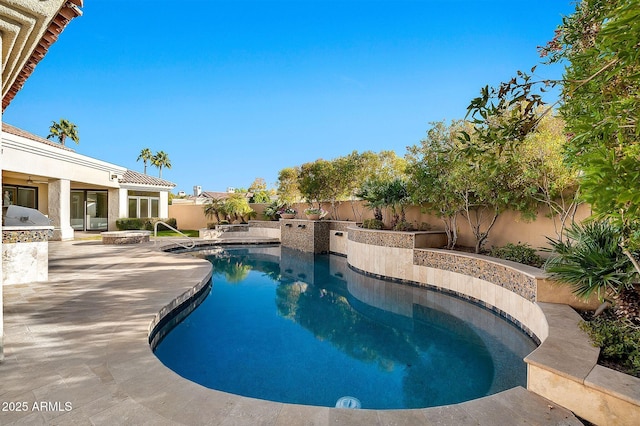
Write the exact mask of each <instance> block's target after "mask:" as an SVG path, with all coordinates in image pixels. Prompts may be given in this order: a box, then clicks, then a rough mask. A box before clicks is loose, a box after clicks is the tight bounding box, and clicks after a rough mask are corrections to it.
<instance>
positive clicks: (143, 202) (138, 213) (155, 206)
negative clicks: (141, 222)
mask: <svg viewBox="0 0 640 426" xmlns="http://www.w3.org/2000/svg"><path fill="white" fill-rule="evenodd" d="M159 215H160V194H159V193H142V192H136V191H129V217H135V218H147V217H159Z"/></svg>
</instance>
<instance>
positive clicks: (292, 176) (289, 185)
mask: <svg viewBox="0 0 640 426" xmlns="http://www.w3.org/2000/svg"><path fill="white" fill-rule="evenodd" d="M299 173H300V169H299V168H298V167H285V168H284V169H282V170H280V171H279V172H278V189H277V191H276V192H277V194H278V198H279V200H280V201H282V203H283V204H287V205H289V204H293V203H295V202H297V201H298V200H300V189H299V188H298V174H299Z"/></svg>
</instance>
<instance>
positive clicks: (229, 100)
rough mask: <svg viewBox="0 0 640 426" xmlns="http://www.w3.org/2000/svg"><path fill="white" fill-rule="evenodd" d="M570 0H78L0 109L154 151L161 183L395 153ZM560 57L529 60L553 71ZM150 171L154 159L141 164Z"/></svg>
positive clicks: (8, 115)
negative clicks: (159, 154)
mask: <svg viewBox="0 0 640 426" xmlns="http://www.w3.org/2000/svg"><path fill="white" fill-rule="evenodd" d="M573 9H574V5H573V3H572V2H570V1H569V0H541V1H538V2H533V3H532V2H514V1H502V0H496V1H490V0H473V1H462V0H450V1H446V0H441V1H436V0H422V1H417V0H415V1H382V0H378V1H366V0H351V1H338V0H334V1H329V0H324V1H320V0H317V1H303V0H299V1H293V0H290V1H268V0H261V1H245V0H235V1H217V0H210V1H205V0H200V1H186V0H181V1H178V2H176V1H169V0H146V1H145V0H142V1H136V2H131V1H125V0H109V1H107V0H86V1H85V7H84V8H83V10H84V16H82V17H80V18H77V19H76V20H74V21H73V22H71V23H70V24H69V26H68V27H67V29H66V30H65V31H64V32H63V33H62V35H61V37H60V39H59V40H58V41H57V42H56V43H55V44H54V45H53V46H52V48H51V49H50V51H49V53H48V54H47V56H46V57H45V58H44V59H43V60H42V61H41V62H40V64H39V65H38V66H37V67H36V70H35V71H34V73H33V74H32V76H31V77H30V78H29V79H28V80H27V82H26V84H25V86H24V88H23V89H22V91H21V92H20V93H19V94H18V95H17V96H16V98H15V99H14V100H13V102H12V103H11V104H10V105H9V107H8V108H7V109H6V111H5V114H4V116H3V120H4V121H5V122H7V123H10V124H13V125H15V126H18V127H20V128H23V129H25V130H27V131H30V132H33V133H36V134H38V135H41V136H43V137H46V136H47V134H48V133H49V126H50V124H51V121H52V120H56V121H57V120H58V119H60V118H66V119H69V120H71V121H72V122H74V123H76V124H77V125H78V128H79V134H80V144H79V145H77V146H75V144H74V143H73V142H70V143H69V144H70V145H73V146H72V148H74V149H76V151H77V152H79V153H81V154H85V155H88V156H92V157H95V158H99V159H101V160H104V161H108V162H112V163H115V164H118V165H121V166H124V167H127V168H129V169H132V170H137V171H140V172H141V171H142V168H143V165H142V163H141V162H136V159H137V157H138V154H139V153H140V150H141V149H143V148H150V149H151V150H152V151H154V152H155V151H159V150H163V151H165V152H167V153H168V154H169V157H170V159H171V162H172V168H171V169H169V170H166V169H165V170H163V178H165V179H168V180H170V181H172V182H175V183H176V184H177V186H176V188H175V192H177V191H178V190H184V191H185V192H187V193H191V192H192V187H193V186H194V185H201V186H202V187H203V189H205V190H212V191H218V190H225V189H226V188H227V187H228V186H235V187H248V186H249V185H250V184H251V182H252V181H253V180H254V179H255V178H256V177H262V178H264V179H265V180H266V181H267V183H268V184H269V185H270V186H273V185H275V183H276V179H277V173H278V171H279V170H281V169H282V168H284V167H291V166H296V165H300V164H302V163H305V162H309V161H314V160H316V159H318V158H324V159H327V160H329V159H332V158H336V157H338V156H342V155H346V154H348V153H350V152H351V151H353V150H357V151H360V152H362V151H366V150H372V151H376V152H377V151H380V150H388V149H390V150H394V151H395V152H396V153H397V154H398V155H404V153H405V148H406V147H407V146H408V145H413V144H416V143H418V142H419V141H420V139H422V138H423V137H424V135H425V133H426V131H427V130H428V128H429V123H430V122H433V121H438V120H443V119H444V120H451V119H458V118H463V117H464V115H465V113H466V107H467V105H468V104H469V101H470V100H471V99H472V98H474V97H476V96H477V95H478V94H479V91H480V88H481V87H483V86H484V85H486V84H489V85H497V84H499V82H501V81H503V80H508V79H510V78H511V77H512V76H513V75H515V72H516V70H529V69H530V68H531V67H532V66H533V65H536V64H537V63H539V62H540V58H539V57H538V53H537V50H536V47H537V46H540V45H544V44H545V43H546V41H547V40H549V39H551V38H552V37H553V31H554V29H555V28H556V26H557V25H558V24H560V22H561V19H562V16H565V15H568V14H570V13H571V12H572V11H573ZM561 72H562V69H561V67H558V66H556V67H539V68H538V71H537V74H538V75H539V76H540V77H544V78H557V77H559V76H560V75H561ZM148 173H149V174H150V175H155V176H157V169H155V168H152V169H150V170H149V172H148Z"/></svg>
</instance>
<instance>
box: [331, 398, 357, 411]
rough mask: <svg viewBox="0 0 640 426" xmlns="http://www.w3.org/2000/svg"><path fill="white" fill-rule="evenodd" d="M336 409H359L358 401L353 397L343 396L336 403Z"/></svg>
mask: <svg viewBox="0 0 640 426" xmlns="http://www.w3.org/2000/svg"><path fill="white" fill-rule="evenodd" d="M336 408H351V409H356V408H360V400H359V399H358V398H356V397H354V396H343V397H342V398H340V399H339V400H338V402H336Z"/></svg>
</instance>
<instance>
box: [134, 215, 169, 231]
mask: <svg viewBox="0 0 640 426" xmlns="http://www.w3.org/2000/svg"><path fill="white" fill-rule="evenodd" d="M141 220H144V221H145V223H144V229H146V230H147V231H153V228H154V226H155V224H156V222H165V223H166V224H167V225H169V226H172V227H174V228H176V229H178V222H177V221H176V219H175V218H173V217H171V218H169V219H161V218H157V217H152V218H148V219H141ZM158 231H171V229H170V228H167V227H166V226H164V225H162V224H160V225H158Z"/></svg>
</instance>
